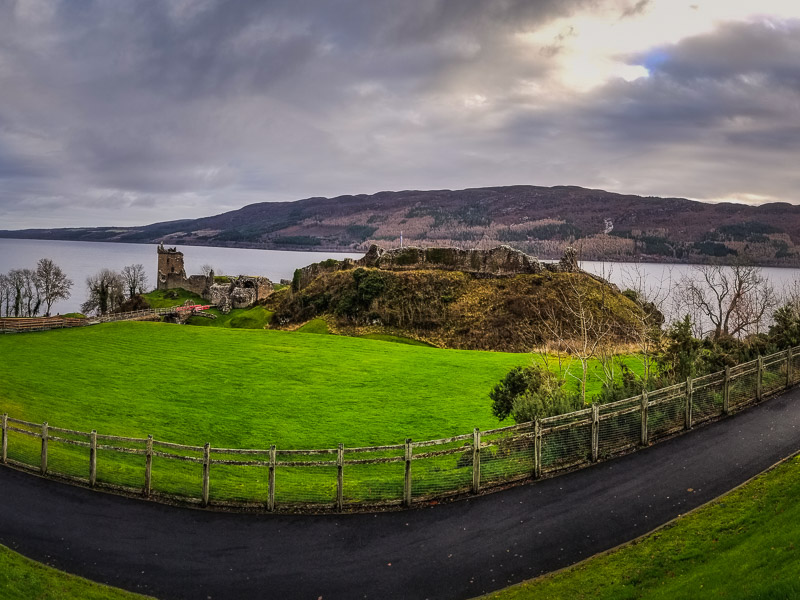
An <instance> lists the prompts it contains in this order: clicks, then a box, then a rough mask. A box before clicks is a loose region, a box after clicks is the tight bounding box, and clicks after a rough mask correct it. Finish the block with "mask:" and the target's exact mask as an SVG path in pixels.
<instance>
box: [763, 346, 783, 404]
mask: <svg viewBox="0 0 800 600" xmlns="http://www.w3.org/2000/svg"><path fill="white" fill-rule="evenodd" d="M761 385H762V393H763V394H773V393H775V392H777V391H781V390H783V389H784V388H785V387H786V353H785V352H781V353H780V354H779V356H777V357H775V358H771V359H767V360H764V371H763V373H762V375H761Z"/></svg>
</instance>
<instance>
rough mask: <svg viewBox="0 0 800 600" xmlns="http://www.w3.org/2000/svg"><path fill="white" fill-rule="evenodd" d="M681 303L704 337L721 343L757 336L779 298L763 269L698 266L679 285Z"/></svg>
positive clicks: (739, 266)
mask: <svg viewBox="0 0 800 600" xmlns="http://www.w3.org/2000/svg"><path fill="white" fill-rule="evenodd" d="M679 290H680V296H681V299H682V301H683V303H684V305H685V307H686V309H687V310H688V311H690V314H692V316H694V322H695V327H696V328H698V332H699V333H700V334H701V336H710V337H711V339H713V340H719V339H721V338H723V337H726V336H731V337H738V338H741V337H744V336H747V335H749V334H752V333H758V332H759V331H761V329H762V328H763V327H764V325H765V324H766V321H767V319H768V318H769V317H770V313H771V311H772V309H774V308H775V306H776V304H777V296H776V294H775V290H774V288H773V287H772V284H771V283H770V282H769V280H768V279H767V278H766V277H764V275H763V274H762V272H761V268H759V267H755V266H752V265H745V264H741V263H740V264H735V265H733V266H730V267H726V266H722V265H697V266H695V267H693V269H692V273H691V274H689V275H687V276H685V277H684V278H683V280H682V281H681V283H680V285H679Z"/></svg>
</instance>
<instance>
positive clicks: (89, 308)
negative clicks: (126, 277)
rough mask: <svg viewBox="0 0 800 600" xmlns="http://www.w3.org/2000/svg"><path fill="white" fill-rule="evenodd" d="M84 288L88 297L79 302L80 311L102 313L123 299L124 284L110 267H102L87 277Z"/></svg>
mask: <svg viewBox="0 0 800 600" xmlns="http://www.w3.org/2000/svg"><path fill="white" fill-rule="evenodd" d="M86 288H87V292H88V297H87V299H86V302H84V303H83V304H81V311H82V312H83V313H85V314H90V313H98V314H101V315H104V314H106V313H108V312H111V311H112V310H114V309H115V308H117V307H118V306H119V305H120V304H122V303H123V302H124V301H125V292H124V289H125V284H124V282H123V281H122V277H121V276H120V274H119V273H117V272H116V271H112V270H111V269H103V270H102V271H100V272H99V273H97V274H95V275H92V276H91V277H87V278H86Z"/></svg>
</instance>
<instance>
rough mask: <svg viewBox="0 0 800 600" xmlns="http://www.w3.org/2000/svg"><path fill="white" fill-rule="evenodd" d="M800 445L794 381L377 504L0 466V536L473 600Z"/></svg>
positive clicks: (74, 559) (100, 562)
mask: <svg viewBox="0 0 800 600" xmlns="http://www.w3.org/2000/svg"><path fill="white" fill-rule="evenodd" d="M798 449H800V389H795V390H793V391H791V392H789V393H787V394H785V395H784V396H782V397H780V398H775V399H772V400H769V401H768V402H766V403H764V404H762V405H760V406H757V407H754V408H751V409H749V410H747V411H745V412H743V413H741V414H739V415H736V416H734V417H731V418H729V419H726V420H723V421H720V422H718V423H714V424H711V425H709V426H706V427H700V428H698V429H696V430H694V431H692V432H690V433H688V434H686V435H683V436H680V437H677V438H674V439H672V440H669V441H666V442H663V443H661V444H656V445H655V446H652V447H650V448H648V449H646V450H643V451H641V452H637V453H635V454H631V455H628V456H625V457H622V458H619V459H615V460H612V461H608V462H606V463H600V464H597V465H595V466H593V467H590V468H588V469H584V470H581V471H577V472H574V473H570V474H567V475H563V476H561V477H556V478H554V479H548V480H544V481H540V482H536V483H533V484H530V485H524V486H521V487H517V488H514V489H510V490H506V491H503V492H498V493H495V494H489V495H486V496H482V497H476V498H471V499H468V500H463V501H459V502H453V503H449V504H440V505H437V506H432V507H426V508H419V509H415V510H409V511H402V512H392V513H382V514H375V515H368V514H353V515H330V516H303V515H299V516H290V515H244V514H223V513H214V512H207V511H201V510H191V509H182V508H175V507H170V506H163V505H159V504H155V503H151V502H146V501H143V500H134V499H129V498H123V497H118V496H113V495H108V494H103V493H97V492H92V491H89V490H86V489H82V488H75V487H71V486H68V485H64V484H60V483H57V482H54V481H48V480H44V479H40V478H38V477H35V476H31V475H27V474H24V473H20V472H17V471H15V470H12V469H9V468H0V543H3V544H5V545H7V546H10V547H11V548H14V549H15V550H17V551H18V552H21V553H22V554H24V555H26V556H29V557H31V558H33V559H36V560H39V561H42V562H46V563H47V564H51V565H53V566H55V567H57V568H59V569H63V570H65V571H68V572H70V573H76V574H79V575H82V576H84V577H88V578H89V579H93V580H95V581H100V582H104V583H108V584H111V585H115V586H119V587H122V588H126V589H129V590H132V591H138V592H142V593H148V594H152V595H155V596H157V597H158V598H162V599H170V598H192V599H195V598H201V599H208V598H211V599H213V600H218V599H223V598H235V599H239V600H241V599H247V598H276V599H292V598H300V599H311V600H318V599H319V598H320V597H321V598H323V600H334V599H340V598H375V599H381V600H386V599H392V598H412V599H417V598H442V599H462V598H471V597H474V596H477V595H479V594H481V593H484V592H488V591H492V590H496V589H498V588H501V587H504V586H506V585H509V584H511V583H516V582H518V581H520V580H522V579H528V578H530V577H534V576H536V575H539V574H541V573H545V572H548V571H552V570H555V569H558V568H561V567H564V566H567V565H570V564H572V563H574V562H576V561H578V560H581V559H583V558H585V557H587V556H590V555H592V554H595V553H597V552H600V551H602V550H606V549H608V548H611V547H613V546H616V545H618V544H620V543H622V542H625V541H628V540H630V539H632V538H635V537H637V536H639V535H641V534H643V533H646V532H648V531H650V530H652V529H653V528H655V527H657V526H658V525H661V524H662V523H665V522H666V521H668V520H670V519H672V518H673V517H675V516H677V515H680V514H682V513H685V512H687V511H688V510H690V509H692V508H694V507H696V506H698V505H700V504H702V503H704V502H706V501H708V500H710V499H712V498H714V497H716V496H719V495H720V494H723V493H725V492H727V491H728V490H730V489H732V488H733V487H735V486H736V485H738V484H740V483H742V482H743V481H745V480H747V479H748V478H750V477H752V476H753V475H755V474H757V473H759V472H761V471H763V470H764V469H766V468H767V467H769V466H770V465H772V464H774V463H775V462H776V461H778V460H780V459H781V458H784V457H786V456H788V455H790V454H792V453H793V452H795V451H796V450H798Z"/></svg>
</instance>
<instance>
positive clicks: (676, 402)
mask: <svg viewBox="0 0 800 600" xmlns="http://www.w3.org/2000/svg"><path fill="white" fill-rule="evenodd" d="M685 424H686V391H685V385H681V386H679V388H678V389H675V388H673V389H672V390H671V391H670V393H669V394H657V393H655V392H653V393H651V394H650V395H649V396H648V407H647V435H648V439H649V440H650V441H654V440H657V439H658V438H661V437H664V436H667V435H671V434H673V433H675V432H676V431H680V430H681V429H683V428H684V427H685Z"/></svg>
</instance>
